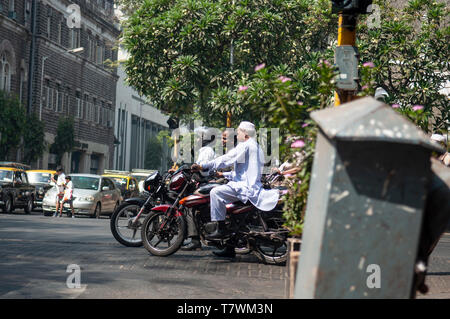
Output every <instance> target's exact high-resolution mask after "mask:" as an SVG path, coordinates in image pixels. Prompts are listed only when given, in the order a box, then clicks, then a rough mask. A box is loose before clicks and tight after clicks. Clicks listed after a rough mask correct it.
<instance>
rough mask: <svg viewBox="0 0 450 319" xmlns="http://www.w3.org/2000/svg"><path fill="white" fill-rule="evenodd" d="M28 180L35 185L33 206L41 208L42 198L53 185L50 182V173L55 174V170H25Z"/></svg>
mask: <svg viewBox="0 0 450 319" xmlns="http://www.w3.org/2000/svg"><path fill="white" fill-rule="evenodd" d="M26 173H27V177H28V182H29V183H30V184H31V185H34V186H35V187H36V197H35V198H34V203H33V208H36V207H40V208H42V200H43V199H44V195H45V193H46V192H47V191H48V190H49V189H50V188H52V187H53V186H55V183H53V182H52V180H51V178H52V175H55V174H56V171H52V170H27V171H26Z"/></svg>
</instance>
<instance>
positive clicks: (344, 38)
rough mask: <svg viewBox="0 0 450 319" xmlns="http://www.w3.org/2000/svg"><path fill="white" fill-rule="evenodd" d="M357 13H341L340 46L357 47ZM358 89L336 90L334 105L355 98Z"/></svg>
mask: <svg viewBox="0 0 450 319" xmlns="http://www.w3.org/2000/svg"><path fill="white" fill-rule="evenodd" d="M356 21H357V16H356V15H349V14H344V13H340V14H339V26H338V46H343V45H350V46H352V47H356ZM355 93H356V91H349V90H343V89H338V90H337V91H336V92H335V99H334V105H335V106H338V105H341V104H343V103H346V102H350V101H352V100H353V99H354V96H355Z"/></svg>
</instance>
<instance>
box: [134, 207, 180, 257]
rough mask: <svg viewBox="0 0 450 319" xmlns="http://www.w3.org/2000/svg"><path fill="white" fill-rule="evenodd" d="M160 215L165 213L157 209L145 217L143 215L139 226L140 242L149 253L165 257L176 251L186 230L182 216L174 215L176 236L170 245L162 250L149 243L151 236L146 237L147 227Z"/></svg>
mask: <svg viewBox="0 0 450 319" xmlns="http://www.w3.org/2000/svg"><path fill="white" fill-rule="evenodd" d="M161 215H163V216H165V215H166V213H165V212H159V211H152V212H150V213H149V214H148V215H147V217H145V220H144V222H143V223H142V228H141V238H142V242H143V244H144V247H145V249H147V251H148V252H149V253H151V254H152V255H155V256H160V257H166V256H170V255H172V254H173V253H175V252H176V251H178V250H179V249H180V247H181V245H182V244H183V241H184V239H185V238H186V231H187V230H186V221H185V219H184V217H183V216H178V217H176V224H177V226H178V229H177V235H178V237H177V239H176V240H175V241H174V242H173V244H172V245H171V246H170V247H168V248H167V249H164V250H160V249H157V248H155V247H153V246H152V245H151V243H150V241H151V239H152V238H150V239H149V238H148V231H147V229H148V228H149V227H150V225H151V223H152V222H153V221H154V219H155V218H158V217H159V216H161Z"/></svg>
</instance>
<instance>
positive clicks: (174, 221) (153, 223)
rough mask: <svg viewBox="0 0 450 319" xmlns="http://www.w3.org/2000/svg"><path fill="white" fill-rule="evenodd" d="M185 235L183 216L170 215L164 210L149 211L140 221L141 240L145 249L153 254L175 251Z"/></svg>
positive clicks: (165, 254)
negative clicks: (142, 220) (141, 221)
mask: <svg viewBox="0 0 450 319" xmlns="http://www.w3.org/2000/svg"><path fill="white" fill-rule="evenodd" d="M163 225H165V226H164V227H163ZM185 235H186V222H185V220H184V218H183V216H178V217H171V216H167V215H166V213H164V212H151V213H150V214H148V215H147V217H146V218H145V220H144V222H143V223H142V228H141V238H142V242H143V244H144V247H145V249H147V251H148V252H149V253H151V254H152V255H155V256H163V257H165V256H169V255H172V254H173V253H175V252H176V251H177V250H179V249H180V247H181V245H182V244H183V241H184V239H185Z"/></svg>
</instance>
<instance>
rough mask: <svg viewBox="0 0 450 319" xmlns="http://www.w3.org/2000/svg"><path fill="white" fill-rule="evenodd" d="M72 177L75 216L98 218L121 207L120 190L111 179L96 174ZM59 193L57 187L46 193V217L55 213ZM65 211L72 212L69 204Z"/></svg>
mask: <svg viewBox="0 0 450 319" xmlns="http://www.w3.org/2000/svg"><path fill="white" fill-rule="evenodd" d="M70 177H71V178H72V183H73V208H74V212H75V214H79V215H89V216H90V217H97V218H98V217H100V215H103V214H112V213H113V212H114V210H115V209H116V208H117V207H118V206H119V205H120V202H121V201H122V196H121V194H120V190H119V189H118V188H117V187H116V186H115V184H114V182H113V181H112V180H111V179H110V178H108V177H104V176H100V175H94V174H70ZM57 192H58V190H57V188H56V186H55V187H53V188H51V189H50V190H48V191H47V193H45V196H44V200H43V202H42V208H43V211H44V215H50V214H52V213H54V212H55V208H56V195H57ZM63 211H64V212H66V213H69V212H70V206H69V204H64V207H63Z"/></svg>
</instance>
